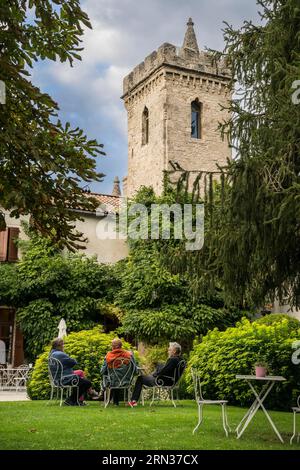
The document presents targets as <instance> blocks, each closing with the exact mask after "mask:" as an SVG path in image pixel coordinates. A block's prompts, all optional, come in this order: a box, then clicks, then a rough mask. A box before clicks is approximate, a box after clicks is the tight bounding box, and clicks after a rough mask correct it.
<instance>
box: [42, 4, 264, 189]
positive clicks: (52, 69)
mask: <svg viewBox="0 0 300 470" xmlns="http://www.w3.org/2000/svg"><path fill="white" fill-rule="evenodd" d="M81 4H82V8H83V9H84V10H85V11H86V12H87V13H88V15H89V17H90V19H91V22H92V25H93V30H91V31H90V30H87V32H86V34H85V36H84V40H83V47H84V48H85V50H84V51H83V53H82V62H77V63H76V64H75V65H74V67H73V68H70V66H69V65H68V64H60V63H53V62H43V63H40V64H38V65H37V66H36V67H35V69H34V73H33V82H34V83H35V84H37V85H39V86H40V87H41V89H42V91H44V92H47V93H49V94H50V95H51V96H52V97H53V98H54V99H55V100H56V101H57V102H58V103H59V106H60V118H61V119H62V120H63V121H69V122H71V124H72V125H73V126H77V125H78V126H80V127H81V128H82V129H83V130H84V131H85V132H86V133H87V134H88V136H89V137H90V138H96V139H97V140H98V141H99V142H101V143H103V144H104V150H105V152H106V154H107V156H105V157H101V158H100V157H99V160H98V164H97V167H98V170H99V171H102V172H103V173H105V174H106V177H105V179H104V181H103V182H102V183H95V184H92V185H91V189H92V190H93V191H96V192H101V193H106V194H109V193H111V191H112V182H113V178H114V176H116V175H118V176H119V177H120V178H122V177H123V176H125V175H126V174H127V135H126V132H127V130H126V126H127V119H126V112H125V109H124V105H123V102H122V100H120V96H121V95H122V80H123V77H124V76H125V75H127V73H129V72H130V71H131V69H132V68H133V67H134V66H135V65H137V64H139V63H140V62H142V61H143V60H144V58H145V57H146V56H147V55H148V54H150V53H151V52H152V51H154V50H155V49H157V48H158V47H159V46H160V45H161V44H162V43H164V42H170V43H172V44H174V45H176V46H181V45H182V42H183V38H184V34H185V30H186V22H187V20H188V18H189V17H190V16H191V17H192V18H193V20H194V23H195V31H196V34H197V38H198V44H199V47H200V48H201V49H203V48H204V47H205V46H207V47H210V48H215V49H222V47H223V35H222V28H223V26H224V25H223V21H227V22H228V23H230V24H232V25H234V26H235V27H239V26H240V25H242V23H243V21H244V20H250V19H252V20H255V21H257V20H258V15H257V5H256V0H82V2H81Z"/></svg>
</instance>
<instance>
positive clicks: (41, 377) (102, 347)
mask: <svg viewBox="0 0 300 470" xmlns="http://www.w3.org/2000/svg"><path fill="white" fill-rule="evenodd" d="M114 337H115V333H109V334H105V333H103V332H102V330H101V328H100V327H96V328H93V329H92V330H88V331H80V332H78V333H71V334H70V335H68V336H67V337H66V338H65V340H64V342H65V352H66V353H67V354H68V355H69V356H71V357H72V358H74V359H76V361H77V363H78V366H77V369H82V370H84V371H85V373H86V375H87V377H88V379H89V380H91V382H92V384H93V387H95V389H96V390H99V389H100V380H101V376H100V367H101V365H102V363H103V360H104V357H105V355H106V353H107V352H108V351H109V350H110V349H111V341H112V339H113V338H114ZM123 347H124V348H125V349H128V350H132V349H133V348H132V346H131V345H130V344H129V343H128V342H126V341H123ZM49 352H50V346H47V347H46V349H45V351H44V352H43V353H42V354H41V355H40V356H39V357H38V359H37V360H36V363H35V366H34V369H33V372H32V374H31V378H30V380H29V382H28V387H27V391H28V394H29V396H30V398H31V399H33V400H41V399H48V398H49V396H50V391H51V387H50V384H49V376H48V355H49Z"/></svg>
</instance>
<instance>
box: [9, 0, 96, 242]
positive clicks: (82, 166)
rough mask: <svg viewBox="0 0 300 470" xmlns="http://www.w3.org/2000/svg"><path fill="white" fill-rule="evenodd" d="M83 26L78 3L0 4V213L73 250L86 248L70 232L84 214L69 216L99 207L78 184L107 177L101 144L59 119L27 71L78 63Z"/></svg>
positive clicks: (35, 0) (56, 0)
mask: <svg viewBox="0 0 300 470" xmlns="http://www.w3.org/2000/svg"><path fill="white" fill-rule="evenodd" d="M84 27H87V28H91V25H90V22H89V19H88V16H87V14H86V13H84V12H83V11H82V10H81V8H80V2H79V1H78V0H53V1H50V0H42V1H41V0H30V1H29V2H28V1H25V0H2V1H1V3H0V80H1V81H2V82H3V83H4V84H5V87H6V102H5V104H0V107H1V113H0V175H1V181H0V208H1V207H2V209H5V210H7V211H9V213H10V215H11V216H13V217H19V216H21V215H24V214H30V215H31V224H32V226H33V227H35V228H36V229H37V230H38V231H39V232H40V233H42V234H45V235H47V236H50V237H51V238H52V239H53V240H55V241H56V242H59V243H60V244H61V245H65V246H68V247H69V248H71V249H72V248H74V247H77V246H81V245H80V241H82V234H80V233H75V232H74V231H73V228H74V221H75V220H76V219H77V218H79V215H78V212H74V210H72V209H79V208H82V209H86V210H91V209H94V208H95V205H96V201H95V200H93V199H92V198H88V197H87V195H86V194H85V193H84V192H83V191H82V190H81V189H80V186H79V183H80V182H81V181H85V182H90V181H93V180H100V179H101V177H102V176H103V175H102V174H100V173H97V172H96V161H95V157H96V156H97V155H98V154H103V152H102V151H101V147H102V145H99V144H98V143H97V142H96V141H95V140H88V139H87V137H86V136H85V135H84V132H83V131H82V130H80V129H79V128H76V129H72V128H71V127H70V124H69V123H67V124H66V125H63V124H62V123H61V122H60V120H58V118H57V112H58V109H59V108H58V105H57V103H55V102H54V101H53V99H52V98H51V97H50V96H49V95H47V94H45V93H42V92H41V91H40V89H39V88H37V87H36V86H34V85H33V84H32V83H31V80H30V69H31V68H32V67H33V65H34V63H35V62H36V61H38V60H45V59H48V60H52V61H56V60H60V61H61V62H65V61H68V62H69V63H70V65H72V63H73V61H74V59H80V55H79V52H80V51H81V50H82V49H81V48H80V43H81V37H82V35H83V33H84ZM4 227H5V217H4V213H3V212H1V210H0V229H3V228H4Z"/></svg>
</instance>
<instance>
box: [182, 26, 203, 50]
mask: <svg viewBox="0 0 300 470" xmlns="http://www.w3.org/2000/svg"><path fill="white" fill-rule="evenodd" d="M182 48H183V49H190V50H192V51H194V52H196V53H197V54H199V47H198V43H197V38H196V34H195V30H194V23H193V20H192V18H189V21H188V22H187V30H186V33H185V36H184V41H183V46H182Z"/></svg>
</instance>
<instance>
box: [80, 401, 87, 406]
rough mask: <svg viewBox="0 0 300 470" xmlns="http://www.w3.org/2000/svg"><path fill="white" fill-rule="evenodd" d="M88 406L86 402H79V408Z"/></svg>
mask: <svg viewBox="0 0 300 470" xmlns="http://www.w3.org/2000/svg"><path fill="white" fill-rule="evenodd" d="M87 405H88V404H87V403H85V401H80V402H79V406H87Z"/></svg>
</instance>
